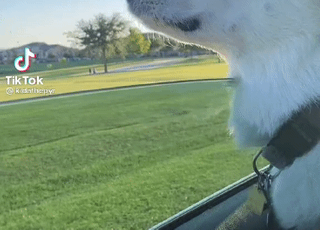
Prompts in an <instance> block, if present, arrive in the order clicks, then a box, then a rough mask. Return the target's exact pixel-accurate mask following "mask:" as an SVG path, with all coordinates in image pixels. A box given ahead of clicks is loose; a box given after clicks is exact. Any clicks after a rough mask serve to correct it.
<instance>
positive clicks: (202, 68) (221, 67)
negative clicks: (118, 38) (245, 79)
mask: <svg viewBox="0 0 320 230" xmlns="http://www.w3.org/2000/svg"><path fill="white" fill-rule="evenodd" d="M67 70H68V69H66V71H67ZM227 73H228V66H227V64H225V63H223V64H216V63H215V62H214V61H204V62H200V63H198V64H193V65H190V64H189V65H187V64H185V65H182V66H179V65H177V66H171V67H168V68H160V69H154V70H148V71H136V72H129V73H118V74H101V75H87V76H78V77H69V78H58V79H56V78H53V79H51V78H44V80H43V83H44V85H43V86H37V87H34V86H23V87H20V86H19V87H13V89H14V90H15V89H16V88H20V89H30V88H40V89H53V90H54V94H55V95H57V94H65V93H71V92H79V91H88V90H97V89H107V88H115V87H123V86H132V85H141V84H150V83H160V82H168V81H169V82H171V81H182V80H197V79H212V78H225V77H227ZM61 74H62V73H61ZM40 77H42V75H40ZM7 88H8V86H7V85H6V84H5V82H4V81H2V84H0V101H2V102H4V101H11V100H18V99H24V98H32V97H39V96H44V95H43V94H23V93H19V94H16V93H15V94H13V95H11V96H10V95H7V94H6V89H7Z"/></svg>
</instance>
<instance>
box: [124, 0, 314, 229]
mask: <svg viewBox="0 0 320 230" xmlns="http://www.w3.org/2000/svg"><path fill="white" fill-rule="evenodd" d="M127 2H128V4H129V8H130V10H131V11H132V12H133V13H134V14H135V15H136V16H137V17H139V18H140V19H141V20H142V21H143V22H144V23H145V24H146V25H148V26H149V27H150V28H152V29H154V30H157V31H160V32H163V33H165V34H167V35H170V36H172V37H173V38H176V39H178V40H180V41H183V42H187V43H194V44H199V45H202V46H204V47H207V48H209V49H213V50H216V51H218V52H219V53H221V54H222V55H224V56H225V57H226V59H227V61H228V63H229V66H230V73H229V74H230V77H232V78H235V79H237V81H236V82H237V86H236V88H235V94H234V99H233V108H232V113H231V117H230V120H229V125H230V129H231V130H232V131H233V134H234V137H235V139H236V142H237V143H238V145H239V146H240V147H251V146H264V145H266V144H267V143H268V142H269V140H270V139H271V138H272V136H273V135H274V134H275V132H276V130H277V129H278V128H279V127H280V126H281V125H282V124H283V123H284V122H286V121H287V120H288V119H289V118H290V117H291V115H292V114H293V113H294V112H296V111H298V110H299V109H300V108H301V107H302V106H304V105H307V104H308V103H310V102H311V101H313V100H316V99H318V98H319V96H320V0H127ZM319 119H320V118H319ZM271 197H272V202H273V205H274V211H275V215H276V217H277V219H278V221H279V223H280V224H281V226H282V227H283V228H286V229H289V228H292V227H296V229H303V230H307V229H310V230H311V229H312V230H313V229H317V228H318V229H319V226H320V225H319V223H320V145H319V144H318V145H317V146H316V147H315V148H313V149H312V150H311V151H310V152H309V153H308V154H307V155H306V156H304V157H300V158H298V159H296V160H295V161H294V163H293V164H292V165H291V166H290V167H287V168H285V169H284V170H282V171H281V173H280V175H279V176H278V177H277V178H276V179H275V181H274V183H273V185H272V191H271Z"/></svg>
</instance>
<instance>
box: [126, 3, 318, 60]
mask: <svg viewBox="0 0 320 230" xmlns="http://www.w3.org/2000/svg"><path fill="white" fill-rule="evenodd" d="M127 2H128V4H129V8H130V10H131V12H132V13H133V14H135V15H136V16H137V17H138V18H140V19H141V20H142V21H143V22H144V23H145V24H146V25H147V26H149V27H150V28H151V29H154V30H156V31H160V32H163V33H164V34H167V35H170V36H172V37H174V38H176V39H178V40H181V41H184V42H190V43H196V44H200V45H203V46H205V47H207V48H212V49H214V50H217V51H219V52H221V53H225V54H231V55H235V54H239V53H246V52H250V51H253V50H254V52H259V51H261V52H264V53H265V52H266V51H268V50H272V49H277V48H279V47H278V46H279V45H281V44H283V43H284V41H285V40H290V39H295V38H296V37H298V36H305V35H306V36H309V35H315V34H317V33H319V29H320V26H319V25H320V23H319V18H320V17H319V15H320V10H319V6H320V1H319V0H304V1H301V0H127Z"/></svg>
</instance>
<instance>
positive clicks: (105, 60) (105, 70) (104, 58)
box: [102, 47, 108, 73]
mask: <svg viewBox="0 0 320 230" xmlns="http://www.w3.org/2000/svg"><path fill="white" fill-rule="evenodd" d="M102 56H103V57H102V58H103V64H104V72H105V73H108V66H107V57H106V47H103V48H102Z"/></svg>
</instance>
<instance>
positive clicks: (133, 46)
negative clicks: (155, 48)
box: [128, 28, 151, 54]
mask: <svg viewBox="0 0 320 230" xmlns="http://www.w3.org/2000/svg"><path fill="white" fill-rule="evenodd" d="M150 47H151V42H150V41H148V40H147V39H146V38H145V37H144V36H143V34H142V33H141V32H140V31H139V30H138V29H136V28H131V29H130V36H129V42H128V50H129V52H130V53H136V54H145V53H148V52H149V51H150Z"/></svg>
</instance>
